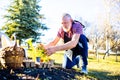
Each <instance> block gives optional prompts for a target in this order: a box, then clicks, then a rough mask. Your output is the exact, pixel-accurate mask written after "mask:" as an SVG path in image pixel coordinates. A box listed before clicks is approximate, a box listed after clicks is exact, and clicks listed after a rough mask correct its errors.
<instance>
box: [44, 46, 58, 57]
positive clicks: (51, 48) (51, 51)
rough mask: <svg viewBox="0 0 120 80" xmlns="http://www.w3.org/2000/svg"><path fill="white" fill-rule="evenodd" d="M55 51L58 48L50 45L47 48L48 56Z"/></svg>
mask: <svg viewBox="0 0 120 80" xmlns="http://www.w3.org/2000/svg"><path fill="white" fill-rule="evenodd" d="M55 52H56V49H55V48H54V47H48V48H46V54H47V55H48V56H50V55H52V54H53V53H55Z"/></svg>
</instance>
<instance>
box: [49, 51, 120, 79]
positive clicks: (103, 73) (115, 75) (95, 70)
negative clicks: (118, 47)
mask: <svg viewBox="0 0 120 80" xmlns="http://www.w3.org/2000/svg"><path fill="white" fill-rule="evenodd" d="M50 58H52V59H54V60H55V62H56V63H59V64H61V63H62V61H63V52H57V53H56V54H53V55H52V56H50ZM115 59H116V56H113V55H110V56H107V57H106V58H105V59H104V60H103V55H99V59H96V57H95V54H89V57H88V63H89V64H88V71H89V72H88V75H87V76H84V77H83V76H82V77H81V76H76V78H78V79H82V80H83V79H84V80H86V77H87V79H88V78H92V79H93V80H120V56H118V62H116V60H115ZM74 68H76V67H74ZM76 70H78V69H77V68H76Z"/></svg>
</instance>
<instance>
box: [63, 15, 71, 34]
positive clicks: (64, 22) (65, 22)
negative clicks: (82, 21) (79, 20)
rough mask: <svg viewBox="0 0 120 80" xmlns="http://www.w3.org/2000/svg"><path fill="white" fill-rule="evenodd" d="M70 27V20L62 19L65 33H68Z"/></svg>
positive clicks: (67, 18)
mask: <svg viewBox="0 0 120 80" xmlns="http://www.w3.org/2000/svg"><path fill="white" fill-rule="evenodd" d="M71 26H72V20H71V19H70V18H69V17H64V18H62V27H63V30H64V31H65V32H69V31H70V29H71Z"/></svg>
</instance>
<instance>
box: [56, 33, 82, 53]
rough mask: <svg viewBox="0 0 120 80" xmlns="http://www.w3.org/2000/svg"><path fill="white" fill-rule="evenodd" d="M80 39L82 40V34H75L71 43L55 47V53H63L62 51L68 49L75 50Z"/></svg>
mask: <svg viewBox="0 0 120 80" xmlns="http://www.w3.org/2000/svg"><path fill="white" fill-rule="evenodd" d="M79 38H80V34H74V35H73V37H72V40H71V41H69V42H67V43H65V44H63V45H58V46H54V49H55V51H61V50H68V49H71V48H74V47H76V45H77V43H78V41H79Z"/></svg>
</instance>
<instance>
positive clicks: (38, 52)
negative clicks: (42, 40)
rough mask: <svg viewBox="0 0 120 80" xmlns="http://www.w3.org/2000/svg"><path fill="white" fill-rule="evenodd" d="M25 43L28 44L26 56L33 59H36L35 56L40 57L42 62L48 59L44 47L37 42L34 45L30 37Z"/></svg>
mask: <svg viewBox="0 0 120 80" xmlns="http://www.w3.org/2000/svg"><path fill="white" fill-rule="evenodd" d="M27 43H28V45H29V50H28V57H31V58H32V59H33V60H34V61H35V60H36V57H40V59H42V60H43V61H44V62H48V61H49V57H48V56H47V55H46V54H45V49H44V47H43V46H42V45H41V44H37V45H36V46H35V47H34V46H33V43H32V38H29V39H28V40H27Z"/></svg>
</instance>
